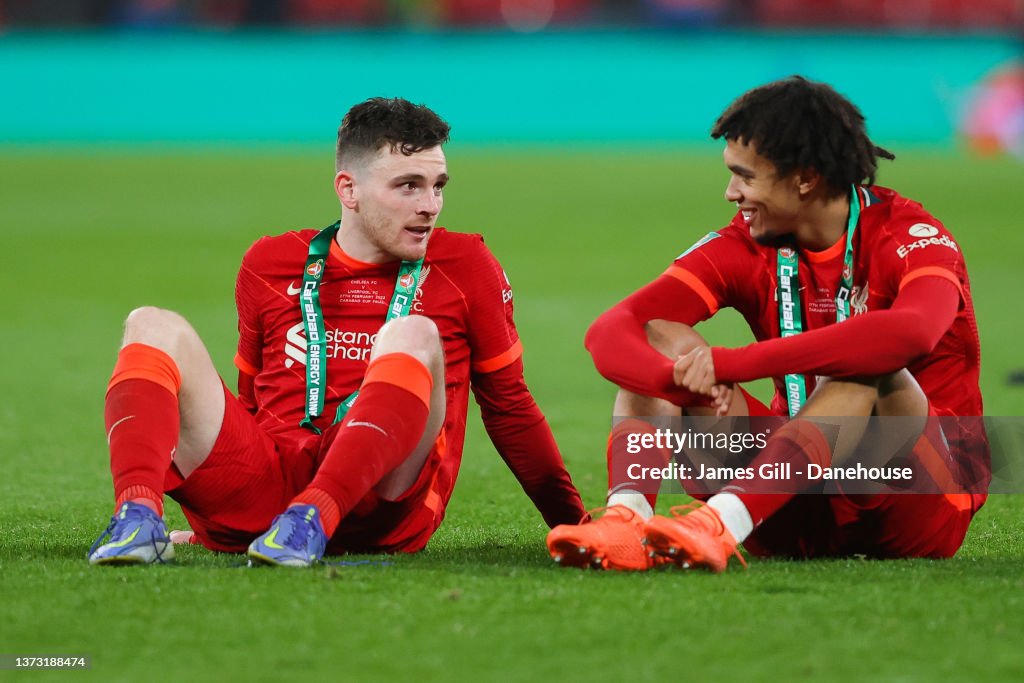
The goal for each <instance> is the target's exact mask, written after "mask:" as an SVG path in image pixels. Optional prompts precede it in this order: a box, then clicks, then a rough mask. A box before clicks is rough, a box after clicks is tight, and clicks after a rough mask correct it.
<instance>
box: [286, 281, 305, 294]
mask: <svg viewBox="0 0 1024 683" xmlns="http://www.w3.org/2000/svg"><path fill="white" fill-rule="evenodd" d="M300 292H302V287H296V286H295V283H294V282H291V283H289V284H288V296H295V295H296V294H299V293H300Z"/></svg>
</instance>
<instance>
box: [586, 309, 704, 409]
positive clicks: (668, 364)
mask: <svg viewBox="0 0 1024 683" xmlns="http://www.w3.org/2000/svg"><path fill="white" fill-rule="evenodd" d="M584 345H585V346H586V348H587V350H588V351H589V352H590V355H591V358H593V361H594V367H595V368H597V371H598V372H599V373H601V376H602V377H604V378H605V379H607V380H608V381H609V382H612V383H613V384H616V385H618V386H619V387H621V388H623V389H625V390H626V391H631V392H633V393H635V394H640V395H642V396H653V397H655V398H661V399H665V400H666V401H669V402H670V403H674V404H675V405H679V406H695V405H705V404H707V399H706V398H705V397H703V396H698V395H696V394H693V393H692V392H689V391H687V390H686V389H683V388H681V387H678V386H676V384H675V380H674V378H673V372H672V371H673V365H672V363H673V361H672V360H671V359H669V358H667V357H666V356H664V355H662V354H661V353H660V352H659V351H657V350H656V349H655V348H654V347H652V346H651V345H650V343H649V342H648V340H647V332H646V329H645V323H643V322H640V320H638V319H637V318H636V317H635V316H634V315H632V314H631V312H630V311H629V309H627V308H624V307H622V306H621V304H620V306H616V307H615V308H612V309H611V310H610V311H608V312H606V313H604V314H603V315H601V317H599V318H598V319H597V320H595V321H594V323H593V324H592V325H591V326H590V329H589V330H587V335H586V338H585V340H584Z"/></svg>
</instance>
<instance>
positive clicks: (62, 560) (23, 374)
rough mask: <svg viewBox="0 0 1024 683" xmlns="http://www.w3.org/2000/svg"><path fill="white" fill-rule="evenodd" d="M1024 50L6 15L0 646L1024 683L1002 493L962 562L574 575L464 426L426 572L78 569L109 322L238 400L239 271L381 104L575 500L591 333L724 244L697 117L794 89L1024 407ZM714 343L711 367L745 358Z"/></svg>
mask: <svg viewBox="0 0 1024 683" xmlns="http://www.w3.org/2000/svg"><path fill="white" fill-rule="evenodd" d="M1022 26H1024V3H1022V2H1020V1H1013V0H971V1H969V0H818V1H811V0H749V1H746V2H743V1H739V0H734V1H727V0H623V1H612V0H441V1H439V2H424V1H422V0H280V1H277V2H274V1H271V0H0V105H2V106H0V264H2V266H3V267H2V268H0V290H2V291H3V292H4V294H3V301H4V315H3V316H0V338H2V339H3V340H4V342H5V360H4V361H3V366H2V367H3V382H4V392H3V394H2V396H0V454H2V456H3V458H4V463H5V470H4V477H2V478H0V574H2V576H3V588H4V590H3V593H4V596H5V598H4V602H3V607H2V608H0V615H2V617H3V620H4V623H5V628H4V635H3V636H2V637H0V654H3V653H5V652H6V653H18V654H86V655H91V656H92V657H93V671H92V672H91V674H92V677H93V678H95V679H97V680H134V679H138V678H141V677H142V676H145V675H152V671H153V670H154V669H155V670H157V671H159V672H160V673H161V675H162V676H165V677H180V678H188V679H189V680H233V679H236V678H238V679H242V678H245V679H250V680H268V679H270V678H274V677H275V676H276V678H280V677H281V672H282V671H284V672H286V674H285V675H286V676H294V677H298V676H300V675H302V676H304V677H307V678H313V679H327V678H338V677H340V676H345V677H351V678H353V679H367V680H381V679H394V680H399V679H413V680H417V681H429V680H439V681H448V680H451V679H452V678H453V677H456V676H457V675H458V676H461V677H466V678H469V677H473V678H480V679H481V680H502V681H515V680H522V681H536V680H539V679H542V678H547V679H551V680H563V679H569V680H574V679H586V680H588V681H598V680H609V679H615V680H629V679H634V680H635V679H639V678H642V677H655V676H657V677H663V676H665V675H685V676H687V677H688V678H691V679H701V678H711V679H722V680H731V679H735V678H738V677H742V678H743V679H744V680H748V681H759V680H771V681H778V680H803V679H813V678H821V677H825V678H826V679H827V680H832V681H838V680H850V681H861V680H866V679H873V680H905V681H914V680H922V681H933V680H941V679H946V678H952V677H954V676H955V677H958V678H961V677H968V678H970V679H972V680H985V681H989V680H1016V681H1019V680H1022V679H1024V655H1022V653H1021V651H1020V647H1019V642H1018V641H1019V634H1020V633H1021V632H1022V631H1024V597H1022V595H1024V593H1022V591H1021V590H1020V589H1021V587H1022V585H1021V579H1020V566H1021V562H1022V561H1024V540H1022V539H1024V522H1022V519H1024V503H1022V502H1021V498H1020V496H993V499H992V501H991V502H990V503H989V504H988V506H987V507H986V508H985V509H984V510H983V511H982V514H981V515H979V517H978V519H977V520H976V521H975V523H974V525H973V527H972V530H971V533H970V534H969V536H968V540H967V543H966V544H965V547H964V549H963V550H962V551H961V553H960V554H959V555H958V557H957V558H956V559H955V560H953V561H950V562H945V563H936V562H924V561H918V562H893V563H872V562H864V561H861V560H857V559H853V560H840V561H820V562H808V563H788V562H761V563H757V564H756V565H755V566H754V568H753V569H752V570H751V571H749V572H746V573H730V574H729V575H727V576H726V577H706V576H692V575H679V574H672V573H654V574H648V575H645V576H616V575H587V574H583V573H580V572H564V571H563V572H559V571H558V570H557V569H556V568H554V567H553V566H552V565H551V562H550V560H549V559H548V558H547V556H546V554H545V552H544V550H543V538H544V533H545V529H544V528H543V525H542V524H541V523H540V520H539V518H538V516H537V515H536V513H535V512H534V511H533V510H532V508H531V507H530V506H529V503H528V501H526V499H525V498H524V497H523V496H522V495H521V494H520V493H519V492H518V490H517V487H516V484H515V482H514V481H513V480H512V478H511V476H510V475H509V474H508V473H507V471H506V470H505V469H504V466H503V464H502V463H501V461H500V459H499V458H498V457H497V456H496V455H495V454H494V453H493V451H492V449H491V447H490V445H489V444H488V442H487V440H486V435H485V434H484V433H483V430H482V428H481V427H480V425H479V421H477V420H475V419H474V418H473V417H472V410H473V409H472V408H471V418H470V430H469V433H468V438H467V448H466V457H465V461H464V463H463V470H462V474H461V477H460V481H459V485H458V486H457V487H456V491H455V497H454V499H453V501H452V506H451V507H450V509H449V512H448V516H447V518H446V521H445V524H444V525H443V526H442V528H441V530H440V532H439V533H438V535H437V536H436V537H435V540H434V541H432V542H431V545H430V546H429V547H428V549H427V550H426V551H425V552H424V553H423V554H421V555H419V556H416V557H399V558H389V559H388V562H390V563H392V565H389V566H385V565H380V564H377V563H376V562H377V560H378V559H379V558H370V559H371V560H372V561H373V562H374V564H370V565H365V566H355V567H344V566H341V567H339V566H331V567H328V568H324V569H322V570H317V571H314V572H309V573H302V572H299V573H273V572H262V571H244V570H241V569H239V570H236V571H232V570H231V568H234V567H237V566H238V565H239V560H238V558H235V557H230V556H229V557H224V556H216V555H213V554H211V553H207V552H205V551H202V550H199V549H185V550H183V551H182V552H181V553H180V554H179V557H180V558H181V560H182V561H181V563H180V565H179V567H178V568H177V569H175V568H170V567H167V568H154V569H152V570H150V571H142V572H132V571H128V572H117V571H115V572H103V571H92V570H90V569H89V568H88V567H87V566H86V563H85V559H84V556H85V551H86V549H87V548H88V546H89V544H90V543H91V542H92V540H93V539H94V538H95V536H96V535H97V534H98V533H99V532H100V530H102V529H103V527H104V526H105V525H106V522H107V515H108V514H109V506H110V505H111V500H110V498H111V494H110V484H109V480H110V477H109V472H108V469H107V462H106V455H105V447H104V435H103V429H102V418H101V415H102V393H103V388H104V386H105V384H106V380H107V378H108V377H109V370H110V367H111V364H112V362H113V358H114V355H115V352H116V346H117V338H118V329H119V326H120V324H121V321H122V320H123V319H124V316H125V315H126V313H127V312H128V311H129V310H130V309H131V308H132V307H134V306H137V305H140V304H157V305H162V306H166V307H168V308H172V309H175V310H178V311H181V312H182V313H184V314H185V315H186V316H187V317H188V318H189V319H190V320H191V321H192V322H193V324H194V325H195V326H196V328H197V329H198V330H199V332H200V334H201V335H202V336H203V338H204V340H205V341H206V342H207V345H208V346H209V348H210V349H211V352H212V355H213V357H214V361H215V362H216V364H217V366H218V368H219V369H220V370H221V372H222V374H223V375H224V377H225V378H226V379H228V383H229V384H231V383H232V380H231V378H232V377H233V370H232V366H231V358H232V355H233V352H234V343H235V332H234V320H233V308H232V300H231V288H232V285H233V280H234V274H235V269H236V268H237V264H238V262H239V260H240V257H241V254H242V253H243V251H244V249H245V248H246V247H247V245H248V244H250V243H251V242H252V241H253V239H255V237H256V236H258V235H260V234H264V233H273V232H280V231H283V230H287V229H291V228H294V227H299V226H302V227H306V226H319V225H325V224H327V223H328V222H331V221H333V220H334V217H335V216H336V213H337V203H336V200H335V198H334V196H333V194H332V193H331V188H330V178H331V170H332V159H333V154H332V147H333V144H334V132H335V129H336V127H337V125H338V123H339V120H340V117H341V115H342V114H343V113H344V112H345V111H346V110H347V108H348V107H349V106H351V105H352V104H354V103H356V102H358V101H360V100H362V99H364V98H366V97H369V96H374V95H386V96H403V97H407V98H409V99H412V100H414V101H418V102H424V103H426V104H428V105H429V106H431V107H433V108H434V109H436V110H437V111H438V112H439V113H441V114H442V115H443V116H445V117H446V118H447V119H448V120H449V121H450V122H451V123H452V125H453V141H452V144H451V145H450V147H449V165H450V168H451V170H452V176H453V182H452V183H451V184H450V185H449V187H448V189H446V197H447V201H446V207H445V213H444V214H443V216H442V221H441V223H442V224H445V225H449V226H451V227H452V228H454V229H460V230H466V231H481V232H483V233H485V235H486V236H487V241H488V244H489V245H490V246H491V248H492V249H493V250H494V251H495V253H496V254H497V255H498V256H499V257H500V258H501V260H502V262H503V264H504V265H505V267H506V269H507V270H508V271H509V273H510V276H511V278H512V282H513V285H514V286H515V291H516V302H517V303H516V306H517V316H518V322H519V327H520V332H521V334H522V336H523V339H524V342H525V346H526V356H525V359H526V365H527V376H528V379H529V381H530V384H531V387H532V388H533V390H534V393H535V394H536V396H537V398H538V401H539V403H540V405H541V406H542V407H543V408H544V410H545V412H546V413H547V415H548V417H549V420H550V421H551V423H552V426H553V428H554V431H555V434H556V436H557V438H558V440H559V443H560V445H561V447H562V449H563V453H564V454H565V457H566V461H567V463H568V465H569V468H570V471H571V472H572V473H573V476H574V478H575V480H576V482H577V484H578V486H579V488H580V490H581V493H582V494H583V496H584V500H585V502H586V503H587V504H588V505H597V504H599V503H600V502H601V501H602V500H603V494H604V485H605V480H604V473H603V467H604V458H603V455H602V454H603V449H604V441H605V438H606V435H607V431H606V430H607V425H608V421H609V415H608V410H609V406H610V405H611V396H612V388H611V387H610V386H609V385H608V384H607V383H606V382H604V381H603V380H601V378H600V377H598V376H597V374H596V373H595V372H594V371H593V370H592V368H591V365H590V362H589V358H588V357H587V355H586V353H585V351H584V350H583V349H582V345H581V340H582V337H583V333H584V330H585V329H586V327H587V325H588V324H589V323H590V321H592V320H593V319H594V317H596V315H598V314H599V313H600V312H601V311H602V310H604V309H605V308H607V307H608V306H609V305H610V304H611V303H612V302H614V301H616V300H617V299H619V298H621V297H622V296H623V295H624V294H625V293H626V292H628V291H631V290H632V289H634V288H636V287H637V286H639V285H641V284H643V283H644V282H646V281H648V280H649V279H651V278H652V277H654V276H656V275H657V274H658V273H659V272H661V270H663V269H664V267H665V265H666V264H667V262H668V261H669V260H670V259H671V258H672V257H673V256H675V254H677V253H679V252H680V251H682V250H683V249H684V248H686V247H687V246H689V245H690V244H692V243H693V242H694V241H696V240H697V239H698V238H699V237H701V236H702V235H703V234H705V233H706V232H707V231H708V230H709V229H712V228H713V227H717V226H719V225H721V224H722V223H723V222H724V221H726V220H728V217H729V215H730V213H731V212H730V207H729V206H728V205H726V204H725V202H724V201H723V200H722V192H723V190H724V185H725V182H726V174H725V172H724V169H723V168H722V166H721V156H720V148H721V146H720V145H719V144H717V143H713V142H712V141H710V140H709V139H708V137H707V133H708V130H709V128H710V125H711V123H712V121H713V119H714V117H715V116H716V115H717V114H718V113H719V112H720V111H721V109H722V108H723V107H724V106H725V105H726V104H727V103H728V102H729V101H730V100H731V99H732V98H733V97H735V96H736V95H737V94H739V93H740V92H742V91H743V90H744V89H746V88H748V87H751V86H754V85H756V84H759V83H762V82H765V81H768V80H771V79H774V78H780V77H784V76H788V75H790V74H793V73H802V74H804V75H806V76H808V77H811V78H815V79H820V80H826V81H829V82H831V83H833V84H834V85H835V86H836V87H837V88H838V89H839V90H840V91H841V92H844V93H845V94H847V95H849V96H850V97H851V98H852V99H853V100H854V101H855V102H857V103H858V104H859V105H860V106H861V108H862V109H863V111H864V113H865V114H866V116H867V118H868V123H869V130H870V132H871V134H872V136H873V137H874V138H875V140H876V141H877V142H878V143H879V144H881V145H883V146H885V147H887V148H889V149H891V150H893V151H894V152H896V154H897V157H898V158H897V161H896V162H895V163H892V164H888V163H886V164H883V166H882V169H881V175H880V182H882V184H887V185H891V186H893V187H895V188H897V189H899V190H900V191H901V192H903V193H905V194H906V195H907V196H910V197H912V198H915V199H919V200H921V201H922V202H924V203H925V205H926V206H928V207H929V208H931V209H932V210H933V211H934V212H935V213H936V215H937V216H939V217H940V218H941V219H942V220H944V221H945V222H946V223H947V225H949V226H950V228H951V229H952V230H953V232H954V234H956V235H957V236H958V238H959V240H960V244H961V246H962V247H963V249H964V252H965V254H966V256H967V261H968V264H969V267H970V269H971V276H972V284H973V291H974V296H975V302H976V306H977V311H978V318H979V328H980V332H981V335H982V343H983V353H984V357H983V366H982V367H983V391H984V394H985V399H986V408H987V410H988V412H989V413H990V414H994V415H1009V416H1022V415H1024V394H1022V387H1021V386H1020V381H1019V380H1018V383H1017V384H1016V385H1014V384H1011V383H1008V382H1007V378H1011V379H1012V378H1013V377H1020V376H1021V375H1020V372H1019V371H1020V368H1021V366H1022V365H1024V359H1022V357H1021V354H1020V335H1021V332H1022V327H1021V323H1020V304H1019V300H1020V293H1021V287H1020V272H1021V269H1020V254H1021V253H1024V230H1022V229H1021V221H1020V218H1019V216H1020V207H1019V202H1017V199H1018V196H1019V195H1020V193H1021V189H1022V188H1024V164H1022V163H1021V160H1022V159H1024V66H1022V62H1021V56H1022V55H1021V38H1022V35H1024V33H1022ZM713 322H714V323H715V324H714V325H713V326H712V327H711V328H710V331H709V332H708V334H709V338H713V339H714V340H715V341H718V342H721V343H726V344H739V343H743V342H745V341H747V339H748V337H749V333H748V332H746V330H745V329H744V327H743V325H742V323H741V322H739V321H738V320H735V319H729V318H728V317H724V318H723V319H722V320H718V319H716V320H715V321H713ZM1014 373H1017V374H1016V375H1015V374H1014ZM1019 422H1020V419H1019V418H1018V419H1017V422H1015V423H1014V424H1017V423H1019ZM1018 432H1019V430H1018ZM1018 436H1019V434H1018ZM1014 448H1016V449H1017V452H1018V454H1019V451H1020V442H1019V441H1018V442H1017V445H1016V446H1014ZM1016 481H1018V482H1019V481H1024V476H1022V477H1021V478H1018V479H1017V480H1016ZM664 502H665V503H668V504H671V503H673V502H678V501H672V500H666V501H664ZM168 514H169V516H170V518H171V524H172V525H181V524H183V519H182V518H181V516H180V511H177V510H176V506H173V505H171V506H169V512H168ZM339 579H340V580H339ZM200 612H201V616H200ZM681 621H685V622H686V624H687V628H680V622H681ZM610 625H612V626H614V627H609V626H610ZM690 626H693V628H689V627H690ZM310 634H312V635H310ZM623 634H625V635H623ZM631 634H634V635H635V636H636V637H633V635H631ZM649 634H655V635H657V636H658V637H656V638H654V639H650V638H649V637H647V636H648V635H649ZM661 636H665V637H661ZM325 643H326V644H327V645H326V647H325Z"/></svg>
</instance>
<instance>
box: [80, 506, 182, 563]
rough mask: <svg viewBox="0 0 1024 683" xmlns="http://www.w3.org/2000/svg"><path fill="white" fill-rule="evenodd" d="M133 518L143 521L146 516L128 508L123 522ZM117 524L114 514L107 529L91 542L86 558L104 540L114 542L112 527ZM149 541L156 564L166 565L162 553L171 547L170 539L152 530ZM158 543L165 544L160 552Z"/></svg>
mask: <svg viewBox="0 0 1024 683" xmlns="http://www.w3.org/2000/svg"><path fill="white" fill-rule="evenodd" d="M133 517H141V518H143V519H145V517H146V515H145V513H143V512H142V511H141V510H134V509H131V508H129V509H128V510H126V511H125V521H127V520H128V519H130V518H133ZM117 522H118V516H117V513H116V512H115V513H114V516H113V517H111V518H110V524H108V525H107V528H106V529H104V530H103V533H102V534H100V537H99V538H97V539H96V540H95V541H94V542H93V544H92V547H91V548H89V552H88V553H86V557H92V554H93V553H94V552H95V551H96V549H97V548H99V547H100V546H101V545H103V541H104V539H107V538H109V539H110V540H114V527H116V526H117ZM149 541H150V543H152V544H153V552H154V553H155V554H156V560H157V562H159V563H160V564H166V563H167V561H166V560H164V553H165V552H167V548H168V547H169V546H170V545H171V539H170V537H169V536H168V537H161V536H159V535H158V533H157V531H156V530H155V529H154V530H153V532H152V534H151V535H150V537H149ZM159 541H165V542H166V543H165V545H164V549H163V550H161V549H160V546H159V545H158V542H159Z"/></svg>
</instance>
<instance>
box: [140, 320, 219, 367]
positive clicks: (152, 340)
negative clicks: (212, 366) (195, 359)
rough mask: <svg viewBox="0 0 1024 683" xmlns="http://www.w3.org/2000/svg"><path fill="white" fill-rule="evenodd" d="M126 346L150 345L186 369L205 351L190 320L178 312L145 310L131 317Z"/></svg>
mask: <svg viewBox="0 0 1024 683" xmlns="http://www.w3.org/2000/svg"><path fill="white" fill-rule="evenodd" d="M124 344H125V345H128V344H146V345H148V346H153V347H155V348H158V349H160V350H161V351H163V352H164V353H166V354H167V355H169V356H170V357H171V358H173V359H174V360H175V362H176V363H178V365H179V367H180V366H182V365H184V364H185V363H186V361H187V358H188V357H189V356H190V355H191V354H192V353H194V352H195V351H196V350H197V349H198V348H201V347H202V342H201V341H200V339H199V335H198V334H197V333H196V331H195V330H194V329H193V328H192V326H191V325H190V324H189V322H188V321H187V320H185V318H184V317H182V316H181V315H180V314H178V313H175V312H174V311H169V310H167V309H165V308H157V307H156V306H142V307H139V308H136V309H135V310H133V311H132V312H131V313H129V314H128V317H127V319H125V323H124Z"/></svg>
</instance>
